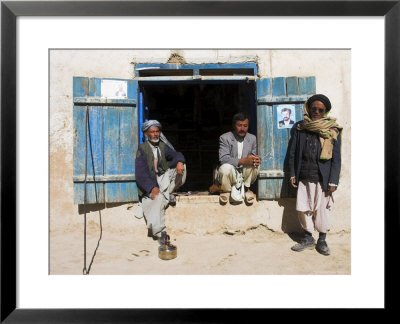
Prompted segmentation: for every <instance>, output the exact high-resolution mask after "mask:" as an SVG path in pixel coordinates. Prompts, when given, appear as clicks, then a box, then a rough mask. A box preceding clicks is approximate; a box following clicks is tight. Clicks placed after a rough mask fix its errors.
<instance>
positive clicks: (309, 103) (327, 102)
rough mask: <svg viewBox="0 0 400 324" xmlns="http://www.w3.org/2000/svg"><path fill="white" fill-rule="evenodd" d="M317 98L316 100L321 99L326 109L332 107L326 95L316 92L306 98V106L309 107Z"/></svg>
mask: <svg viewBox="0 0 400 324" xmlns="http://www.w3.org/2000/svg"><path fill="white" fill-rule="evenodd" d="M317 100H318V101H321V102H322V103H323V104H324V106H325V108H326V111H329V110H331V108H332V106H331V102H330V101H329V99H328V97H327V96H324V95H323V94H316V95H313V96H311V97H310V98H308V100H307V107H308V108H310V106H311V104H312V103H313V102H314V101H317Z"/></svg>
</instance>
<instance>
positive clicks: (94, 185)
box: [73, 77, 138, 204]
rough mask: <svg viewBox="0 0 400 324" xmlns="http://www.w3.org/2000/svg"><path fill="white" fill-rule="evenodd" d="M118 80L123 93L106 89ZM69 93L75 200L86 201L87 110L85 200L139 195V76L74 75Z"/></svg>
mask: <svg viewBox="0 0 400 324" xmlns="http://www.w3.org/2000/svg"><path fill="white" fill-rule="evenodd" d="M118 84H122V85H124V87H125V90H126V93H124V94H123V95H121V96H113V95H110V89H112V87H113V86H114V85H118ZM106 90H107V91H108V93H107V91H106ZM73 97H74V108H73V122H74V125H73V127H74V176H73V181H74V203H76V204H83V203H84V180H85V122H86V110H88V114H89V118H88V120H89V123H88V128H87V201H86V202H87V203H88V204H91V203H116V202H129V201H138V193H137V187H136V182H135V155H136V150H137V147H138V117H137V81H135V80H117V79H99V78H86V77H74V78H73Z"/></svg>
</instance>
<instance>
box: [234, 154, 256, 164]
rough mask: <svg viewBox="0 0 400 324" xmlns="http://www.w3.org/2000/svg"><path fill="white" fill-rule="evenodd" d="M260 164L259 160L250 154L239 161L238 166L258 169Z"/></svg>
mask: <svg viewBox="0 0 400 324" xmlns="http://www.w3.org/2000/svg"><path fill="white" fill-rule="evenodd" d="M260 163H261V158H260V157H259V156H258V155H253V154H250V155H249V156H247V157H245V158H242V159H240V160H239V163H238V164H239V165H251V166H254V167H258V166H259V165H260Z"/></svg>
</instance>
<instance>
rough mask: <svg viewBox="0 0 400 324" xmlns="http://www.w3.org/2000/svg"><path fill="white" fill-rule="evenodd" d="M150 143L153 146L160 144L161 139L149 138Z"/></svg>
mask: <svg viewBox="0 0 400 324" xmlns="http://www.w3.org/2000/svg"><path fill="white" fill-rule="evenodd" d="M149 141H150V142H151V143H153V144H158V142H159V141H160V138H159V137H157V138H149Z"/></svg>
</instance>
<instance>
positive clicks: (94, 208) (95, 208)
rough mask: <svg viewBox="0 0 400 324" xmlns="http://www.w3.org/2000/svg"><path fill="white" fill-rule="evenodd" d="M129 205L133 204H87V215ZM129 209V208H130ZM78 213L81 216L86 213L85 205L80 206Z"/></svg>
mask: <svg viewBox="0 0 400 324" xmlns="http://www.w3.org/2000/svg"><path fill="white" fill-rule="evenodd" d="M128 204H131V203H129V202H120V203H99V204H86V213H90V212H96V211H99V210H104V209H106V208H114V207H119V206H122V205H128ZM128 208H129V206H128ZM78 213H79V215H82V214H84V213H85V205H84V204H79V205H78Z"/></svg>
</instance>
